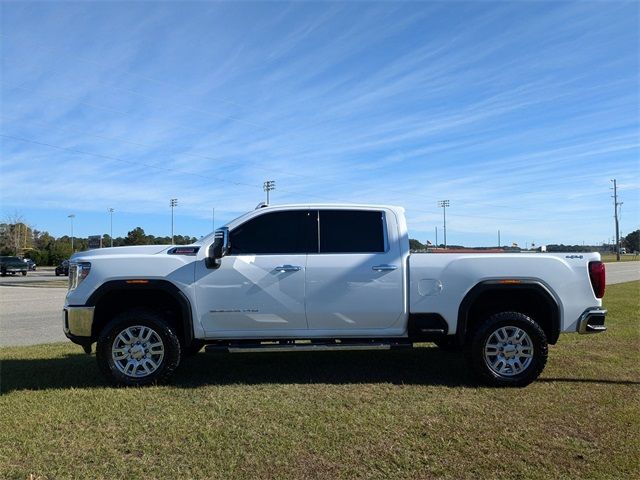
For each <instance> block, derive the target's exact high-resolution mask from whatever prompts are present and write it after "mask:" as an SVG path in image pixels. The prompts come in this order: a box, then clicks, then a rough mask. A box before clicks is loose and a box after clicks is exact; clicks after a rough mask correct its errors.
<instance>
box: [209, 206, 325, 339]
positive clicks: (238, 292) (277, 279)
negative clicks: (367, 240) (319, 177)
mask: <svg viewBox="0 0 640 480" xmlns="http://www.w3.org/2000/svg"><path fill="white" fill-rule="evenodd" d="M309 233H310V231H309V210H308V209H304V210H286V211H276V212H269V213H264V214H262V215H259V216H257V217H252V218H251V219H249V220H247V221H246V222H245V223H243V224H241V225H239V226H237V227H235V228H234V229H233V230H231V231H230V232H229V245H230V251H229V253H228V254H227V255H226V256H225V257H223V258H222V260H221V264H220V267H219V268H217V269H214V270H210V269H207V268H206V266H205V265H204V261H202V262H198V266H197V267H196V298H197V302H198V312H199V316H200V321H201V323H202V325H203V328H204V329H205V332H206V333H207V336H208V337H211V338H215V337H220V338H229V337H233V336H236V335H240V336H245V337H246V336H256V337H260V336H262V337H264V336H269V335H279V334H284V335H286V334H287V332H288V331H289V332H290V331H294V330H306V329H307V320H306V316H305V307H304V288H305V267H306V257H307V254H306V252H307V249H308V248H309V246H308V243H309V241H311V242H315V243H314V245H317V238H315V240H314V238H309V237H313V235H310V234H309ZM316 237H317V235H316ZM312 248H315V249H317V247H312ZM234 332H235V333H234ZM249 333H250V335H248V334H249Z"/></svg>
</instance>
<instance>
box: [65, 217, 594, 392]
mask: <svg viewBox="0 0 640 480" xmlns="http://www.w3.org/2000/svg"><path fill="white" fill-rule="evenodd" d="M604 290H605V266H604V264H603V263H602V262H601V261H600V254H598V253H580V254H579V255H576V254H573V253H545V254H536V255H534V254H530V253H527V254H522V253H490V254H481V253H476V254H468V253H462V254H461V253H451V254H431V253H417V254H412V253H410V251H409V237H408V233H407V224H406V220H405V216H404V209H403V208H400V207H393V206H376V205H357V206H356V205H288V206H274V207H266V208H260V209H256V210H254V211H252V212H249V213H247V214H245V215H243V216H241V217H239V218H237V219H235V220H232V221H231V222H229V223H228V224H227V225H226V226H224V227H222V228H220V229H218V230H217V231H216V232H214V233H213V234H211V235H209V236H207V237H205V238H203V239H202V240H200V241H199V242H196V243H194V244H192V245H180V246H175V245H164V246H162V245H148V246H135V247H119V248H117V249H112V248H103V249H100V250H90V251H86V252H81V253H76V254H75V255H73V257H72V258H71V267H70V274H69V291H68V293H67V296H66V299H65V305H64V317H63V328H64V332H65V334H66V336H67V337H68V338H69V339H71V341H73V342H75V343H78V344H79V345H81V346H82V347H83V348H84V350H85V351H86V352H87V353H90V352H91V348H92V344H93V343H94V342H97V347H96V360H97V362H98V365H99V367H100V370H101V371H102V372H103V373H104V374H105V375H106V377H107V378H108V379H109V380H110V381H112V382H113V383H115V384H118V385H148V384H154V383H158V382H163V381H166V380H168V378H169V377H170V376H171V374H172V373H173V371H174V370H175V369H176V367H177V366H178V364H180V360H181V358H183V357H185V356H187V355H190V354H193V353H195V352H197V351H198V350H200V349H201V348H202V347H203V346H205V345H206V350H212V351H220V350H222V351H227V352H230V353H239V352H259V351H264V352H269V351H271V352H284V351H327V350H349V349H353V350H388V349H392V348H410V347H412V346H413V345H414V343H420V342H434V343H436V345H438V346H440V347H441V348H443V349H453V350H458V351H459V352H460V353H462V352H464V354H465V358H466V360H467V362H468V364H469V368H470V370H472V371H473V372H475V373H476V375H477V376H478V378H479V379H480V380H482V381H483V382H485V383H487V384H489V385H494V386H511V387H522V386H525V385H527V384H529V383H531V382H532V381H534V380H535V379H536V378H538V376H539V375H540V373H541V372H542V370H543V369H544V367H545V364H546V362H547V351H548V346H549V345H553V344H555V343H556V342H557V341H558V337H559V335H560V334H561V333H570V332H576V333H598V332H604V331H605V330H606V327H605V316H606V313H607V312H606V310H604V309H603V308H602V297H603V295H604ZM416 358H418V357H416ZM444 360H446V361H448V359H446V358H444V359H443V361H444ZM192 365H195V364H192ZM221 365H223V364H221ZM558 368H562V367H556V371H557V369H558ZM373 375H375V373H373Z"/></svg>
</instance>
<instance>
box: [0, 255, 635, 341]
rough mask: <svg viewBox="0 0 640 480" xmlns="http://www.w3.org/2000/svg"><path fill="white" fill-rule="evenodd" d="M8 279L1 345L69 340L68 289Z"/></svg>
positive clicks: (0, 307)
mask: <svg viewBox="0 0 640 480" xmlns="http://www.w3.org/2000/svg"><path fill="white" fill-rule="evenodd" d="M31 273H33V274H34V275H33V276H32V275H31ZM31 273H30V274H29V275H28V276H27V277H24V278H26V280H28V279H29V278H31V280H32V281H35V280H38V281H39V282H38V284H40V285H41V284H42V283H43V280H45V281H50V280H56V279H57V277H55V275H53V273H52V272H31ZM35 273H40V274H39V275H35ZM7 278H8V280H7ZM7 278H5V279H3V280H5V281H4V282H0V347H4V346H9V345H36V344H38V343H48V342H58V341H63V340H66V337H65V336H64V334H63V333H62V317H61V310H62V305H63V304H64V296H65V295H66V293H67V290H66V288H49V287H47V288H44V287H26V286H25V287H22V286H7V285H5V286H3V285H2V284H3V283H5V284H6V283H12V282H11V280H12V279H11V278H10V277H7ZM62 278H66V277H62ZM19 279H20V278H17V280H19ZM58 280H60V279H59V278H58ZM632 280H640V262H624V263H607V284H608V285H611V284H614V283H622V282H630V281H632ZM14 284H15V283H14Z"/></svg>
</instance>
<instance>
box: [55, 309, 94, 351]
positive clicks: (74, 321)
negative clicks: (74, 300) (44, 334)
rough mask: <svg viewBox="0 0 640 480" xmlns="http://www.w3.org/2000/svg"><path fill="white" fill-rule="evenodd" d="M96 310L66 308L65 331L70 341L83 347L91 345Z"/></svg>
mask: <svg viewBox="0 0 640 480" xmlns="http://www.w3.org/2000/svg"><path fill="white" fill-rule="evenodd" d="M94 309H95V307H69V306H67V307H64V309H63V310H62V321H63V329H64V334H65V335H66V336H67V338H68V339H69V340H71V341H72V342H74V343H77V344H78V345H82V346H83V347H85V346H87V345H89V346H90V345H91V330H92V328H93V313H94Z"/></svg>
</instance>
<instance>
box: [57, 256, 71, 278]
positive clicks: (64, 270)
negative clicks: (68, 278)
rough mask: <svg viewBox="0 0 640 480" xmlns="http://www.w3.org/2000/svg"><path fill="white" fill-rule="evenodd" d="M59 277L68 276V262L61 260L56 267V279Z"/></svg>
mask: <svg viewBox="0 0 640 480" xmlns="http://www.w3.org/2000/svg"><path fill="white" fill-rule="evenodd" d="M60 275H69V260H63V261H62V263H61V264H60V265H58V266H57V267H56V277H59V276H60Z"/></svg>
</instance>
